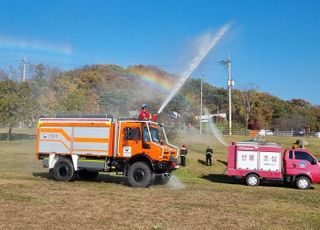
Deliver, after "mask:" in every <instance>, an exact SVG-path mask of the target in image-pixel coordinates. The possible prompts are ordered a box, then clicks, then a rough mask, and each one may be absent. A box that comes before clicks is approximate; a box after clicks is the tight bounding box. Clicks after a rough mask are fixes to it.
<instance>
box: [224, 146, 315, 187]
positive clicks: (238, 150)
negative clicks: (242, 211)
mask: <svg viewBox="0 0 320 230" xmlns="http://www.w3.org/2000/svg"><path fill="white" fill-rule="evenodd" d="M227 170H228V175H229V176H235V177H238V178H245V181H246V184H247V185H249V186H258V185H259V184H260V181H261V180H278V181H283V182H290V183H295V184H296V186H297V187H298V188H299V189H308V188H309V187H310V186H311V184H312V183H320V162H319V161H318V160H317V159H316V157H315V156H314V155H313V154H312V153H311V152H309V151H307V150H306V149H303V148H287V149H284V150H283V149H282V148H281V147H280V146H279V145H277V144H275V143H265V144H260V143H258V142H238V143H232V144H231V145H230V146H229V147H228V169H227Z"/></svg>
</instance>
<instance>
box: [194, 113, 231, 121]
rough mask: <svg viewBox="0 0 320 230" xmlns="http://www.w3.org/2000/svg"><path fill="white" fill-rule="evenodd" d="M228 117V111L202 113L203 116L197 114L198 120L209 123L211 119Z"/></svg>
mask: <svg viewBox="0 0 320 230" xmlns="http://www.w3.org/2000/svg"><path fill="white" fill-rule="evenodd" d="M219 118H220V119H223V120H226V119H227V114H226V113H214V114H209V115H201V116H196V119H197V120H198V121H201V122H202V123H207V122H209V119H211V120H216V119H219Z"/></svg>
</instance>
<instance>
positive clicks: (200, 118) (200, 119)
mask: <svg viewBox="0 0 320 230" xmlns="http://www.w3.org/2000/svg"><path fill="white" fill-rule="evenodd" d="M202 90H203V75H201V84H200V116H199V122H200V134H202Z"/></svg>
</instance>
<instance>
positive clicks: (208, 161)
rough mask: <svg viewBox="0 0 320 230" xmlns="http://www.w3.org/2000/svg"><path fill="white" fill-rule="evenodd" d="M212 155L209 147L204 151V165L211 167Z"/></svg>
mask: <svg viewBox="0 0 320 230" xmlns="http://www.w3.org/2000/svg"><path fill="white" fill-rule="evenodd" d="M212 155H213V151H212V148H211V146H208V147H207V149H206V165H208V166H211V165H212Z"/></svg>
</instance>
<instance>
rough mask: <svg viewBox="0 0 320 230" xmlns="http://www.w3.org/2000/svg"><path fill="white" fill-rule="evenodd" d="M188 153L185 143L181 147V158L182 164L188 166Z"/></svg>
mask: <svg viewBox="0 0 320 230" xmlns="http://www.w3.org/2000/svg"><path fill="white" fill-rule="evenodd" d="M187 154H188V149H187V146H186V145H185V144H183V145H182V147H181V149H180V160H181V165H182V166H186V157H187Z"/></svg>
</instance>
